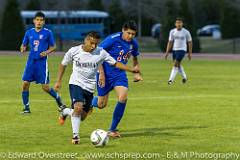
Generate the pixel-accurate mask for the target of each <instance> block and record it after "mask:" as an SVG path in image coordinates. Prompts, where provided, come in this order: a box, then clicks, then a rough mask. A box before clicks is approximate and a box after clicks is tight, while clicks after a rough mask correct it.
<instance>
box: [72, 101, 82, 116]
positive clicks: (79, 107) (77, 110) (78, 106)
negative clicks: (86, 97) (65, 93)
mask: <svg viewBox="0 0 240 160" xmlns="http://www.w3.org/2000/svg"><path fill="white" fill-rule="evenodd" d="M82 110H83V107H82V104H81V103H80V102H76V103H75V104H74V112H75V113H76V114H78V115H80V114H81V113H82Z"/></svg>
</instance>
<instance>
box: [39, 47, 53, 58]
mask: <svg viewBox="0 0 240 160" xmlns="http://www.w3.org/2000/svg"><path fill="white" fill-rule="evenodd" d="M56 48H57V47H56V45H54V46H50V47H49V48H48V50H46V51H44V52H42V53H40V56H41V57H45V56H48V55H49V54H50V53H52V52H53V51H55V50H56Z"/></svg>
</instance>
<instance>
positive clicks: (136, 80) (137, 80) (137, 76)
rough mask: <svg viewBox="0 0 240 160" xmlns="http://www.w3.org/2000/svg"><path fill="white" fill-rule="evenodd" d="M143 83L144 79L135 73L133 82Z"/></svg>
mask: <svg viewBox="0 0 240 160" xmlns="http://www.w3.org/2000/svg"><path fill="white" fill-rule="evenodd" d="M139 81H143V78H142V76H141V74H140V73H135V74H134V76H133V82H139Z"/></svg>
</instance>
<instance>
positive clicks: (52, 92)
mask: <svg viewBox="0 0 240 160" xmlns="http://www.w3.org/2000/svg"><path fill="white" fill-rule="evenodd" d="M49 94H50V95H51V96H52V97H53V98H55V100H56V102H57V104H58V106H61V105H63V103H62V100H61V97H60V96H59V95H58V93H57V92H55V91H54V89H53V88H50V91H49Z"/></svg>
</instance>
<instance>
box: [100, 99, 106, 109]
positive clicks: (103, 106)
mask: <svg viewBox="0 0 240 160" xmlns="http://www.w3.org/2000/svg"><path fill="white" fill-rule="evenodd" d="M106 106H107V102H104V101H101V102H98V108H99V109H103V108H105V107H106Z"/></svg>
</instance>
